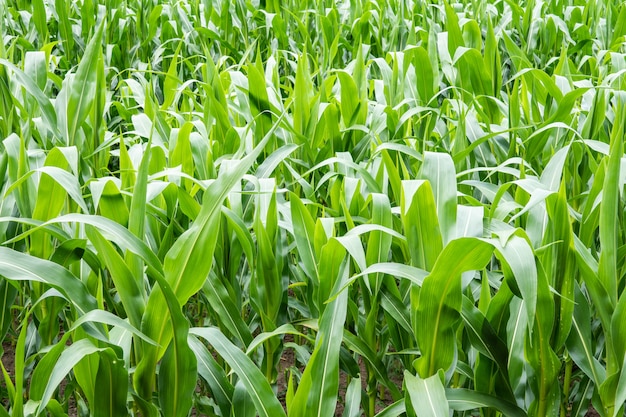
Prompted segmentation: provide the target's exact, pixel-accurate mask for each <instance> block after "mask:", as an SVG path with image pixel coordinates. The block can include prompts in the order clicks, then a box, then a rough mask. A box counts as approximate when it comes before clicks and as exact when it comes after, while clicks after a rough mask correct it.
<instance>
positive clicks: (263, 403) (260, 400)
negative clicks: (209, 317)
mask: <svg viewBox="0 0 626 417" xmlns="http://www.w3.org/2000/svg"><path fill="white" fill-rule="evenodd" d="M189 332H190V333H191V334H193V335H195V336H199V337H202V338H203V339H205V340H207V341H208V342H210V343H211V346H213V348H214V349H215V350H216V351H217V353H219V355H220V356H221V357H222V358H223V359H224V360H225V361H226V362H227V363H228V364H229V365H230V367H231V368H232V369H233V371H234V372H235V373H236V374H237V376H238V377H239V379H240V380H241V381H242V383H243V385H244V386H245V387H246V389H247V391H248V394H249V395H250V397H251V398H252V401H253V402H254V405H255V407H256V410H257V413H258V414H259V416H261V417H275V416H283V417H284V416H285V412H284V410H283V407H282V406H281V405H280V403H279V402H278V400H277V399H276V397H275V396H274V393H273V391H272V388H271V387H270V384H269V383H268V382H267V380H266V379H265V377H264V376H263V374H262V373H261V371H260V370H259V368H257V366H256V365H255V364H254V362H252V360H251V359H250V358H248V357H247V356H246V355H245V354H244V353H243V352H242V351H241V350H239V348H237V347H236V346H235V345H233V344H232V343H231V342H230V341H229V340H228V339H227V338H226V337H225V336H224V335H223V334H222V333H221V332H220V331H219V330H218V329H216V328H213V327H202V328H199V327H195V328H192V329H190V331H189Z"/></svg>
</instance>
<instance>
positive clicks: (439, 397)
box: [404, 371, 450, 417]
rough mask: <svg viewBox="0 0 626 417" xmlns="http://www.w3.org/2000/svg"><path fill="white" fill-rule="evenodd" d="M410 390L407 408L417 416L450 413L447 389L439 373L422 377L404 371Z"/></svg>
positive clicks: (407, 387) (442, 416)
mask: <svg viewBox="0 0 626 417" xmlns="http://www.w3.org/2000/svg"><path fill="white" fill-rule="evenodd" d="M404 384H405V387H406V390H407V391H408V394H409V395H408V396H407V397H406V408H407V411H408V410H412V411H413V413H414V415H415V416H417V417H446V416H448V415H449V414H450V408H449V404H448V400H447V399H446V391H445V389H444V387H443V384H442V383H441V378H440V376H439V375H438V374H435V375H433V376H431V377H430V378H426V379H422V378H420V377H416V376H414V375H411V373H409V372H408V371H404Z"/></svg>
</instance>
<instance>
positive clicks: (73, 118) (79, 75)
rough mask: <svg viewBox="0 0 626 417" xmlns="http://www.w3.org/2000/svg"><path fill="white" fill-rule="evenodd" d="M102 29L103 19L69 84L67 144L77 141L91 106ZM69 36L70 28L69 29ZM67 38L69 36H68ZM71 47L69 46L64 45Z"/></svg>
mask: <svg viewBox="0 0 626 417" xmlns="http://www.w3.org/2000/svg"><path fill="white" fill-rule="evenodd" d="M103 31H104V20H103V21H102V22H101V23H100V26H99V27H98V29H97V30H96V33H95V34H94V35H93V36H92V38H91V39H90V40H89V43H88V44H87V47H86V48H85V54H84V55H83V58H82V60H81V61H80V64H79V65H78V69H77V70H76V75H75V76H74V79H73V80H72V83H71V84H70V92H69V95H68V100H67V127H66V131H65V135H66V136H65V140H66V143H67V144H68V146H70V145H74V144H76V143H78V142H77V140H76V139H77V138H76V136H77V132H78V129H80V127H81V125H82V124H83V123H84V121H85V120H86V119H87V116H88V115H89V111H90V110H91V106H92V105H93V102H94V96H93V94H92V92H93V91H94V90H95V88H96V86H97V74H98V72H97V71H96V68H97V65H98V60H99V59H101V56H102V33H103ZM69 36H70V37H71V36H72V35H71V30H70V35H69ZM68 39H69V38H68ZM66 46H68V47H70V48H71V46H69V45H66Z"/></svg>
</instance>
